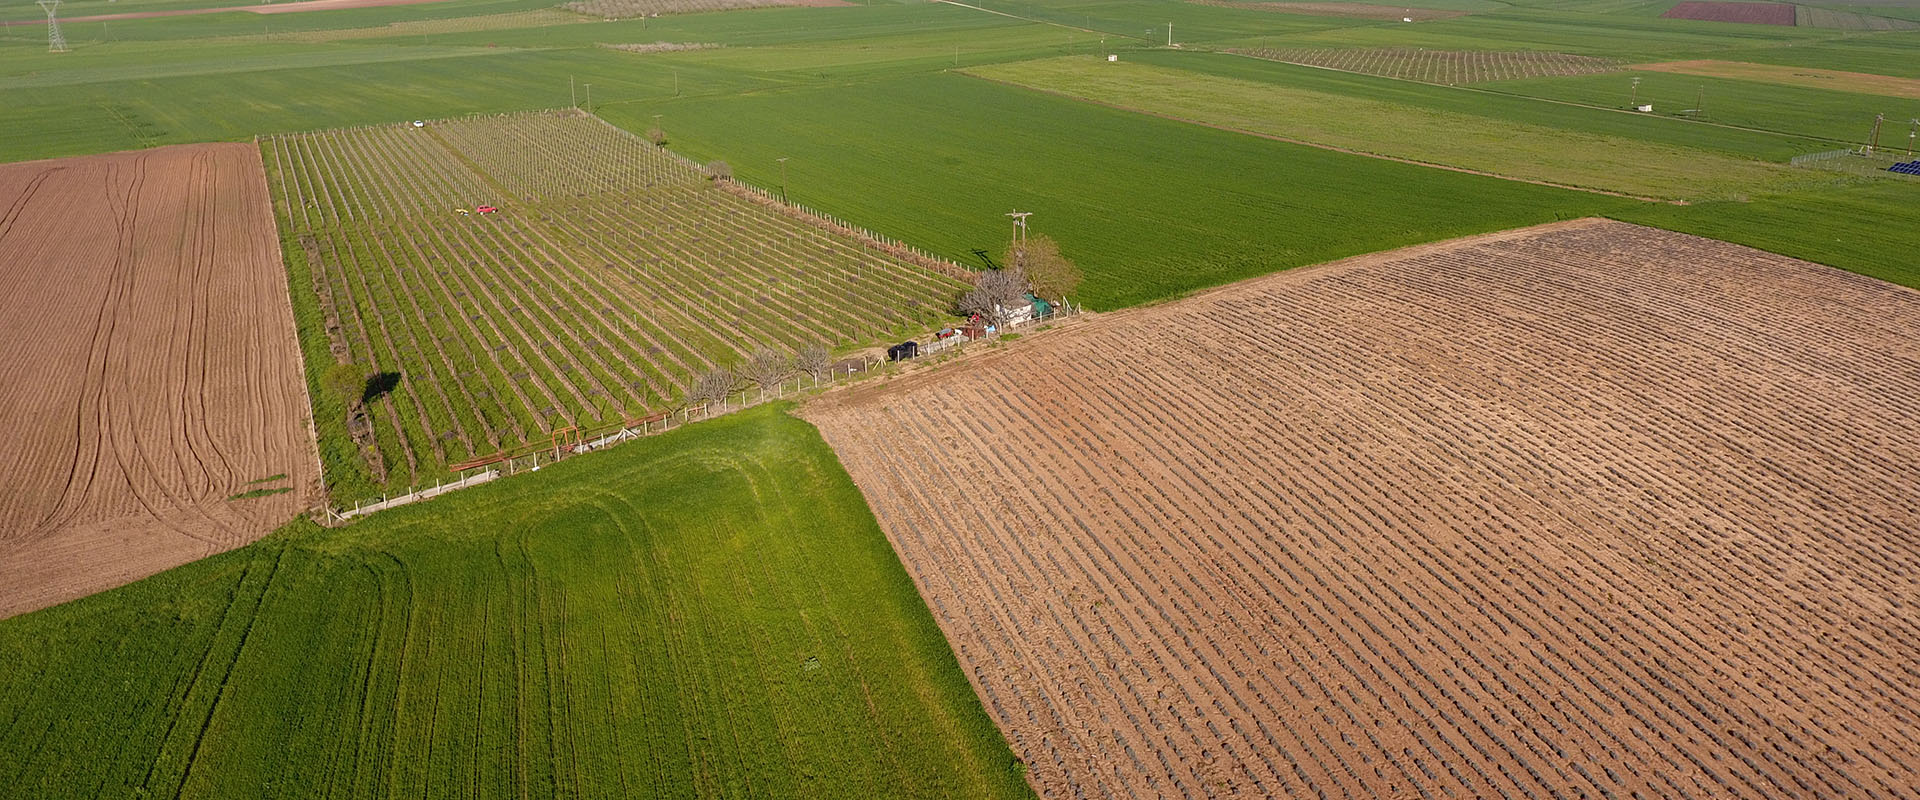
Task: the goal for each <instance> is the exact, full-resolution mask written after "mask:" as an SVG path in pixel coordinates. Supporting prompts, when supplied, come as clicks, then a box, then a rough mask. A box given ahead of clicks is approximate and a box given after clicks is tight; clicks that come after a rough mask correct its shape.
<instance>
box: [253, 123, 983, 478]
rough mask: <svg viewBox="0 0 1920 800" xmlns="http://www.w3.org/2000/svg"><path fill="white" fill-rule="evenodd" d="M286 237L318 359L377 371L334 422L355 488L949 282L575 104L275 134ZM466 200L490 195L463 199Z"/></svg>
mask: <svg viewBox="0 0 1920 800" xmlns="http://www.w3.org/2000/svg"><path fill="white" fill-rule="evenodd" d="M262 149H263V152H264V153H265V155H266V157H267V159H268V163H269V165H270V171H271V172H272V174H273V176H274V178H275V181H276V183H277V186H276V190H275V194H276V199H277V200H278V201H279V202H280V205H281V209H280V215H281V219H282V222H283V224H284V225H285V226H286V229H287V230H288V231H289V232H290V234H289V240H288V244H287V247H286V251H287V256H288V258H289V260H290V261H294V262H296V263H295V267H296V269H295V272H296V273H297V274H309V275H310V276H311V280H310V281H308V285H307V286H305V287H296V288H297V289H310V290H311V291H312V292H313V293H314V298H315V301H316V304H317V306H318V308H319V309H320V315H321V317H322V324H321V325H320V328H321V331H318V332H309V335H325V336H326V337H327V339H328V346H329V349H330V351H331V352H332V353H333V354H334V356H335V358H336V360H337V361H338V362H340V363H344V364H352V365H355V366H356V367H359V368H361V369H362V371H364V372H366V373H368V374H374V373H398V374H399V376H400V378H401V379H400V381H399V382H398V384H397V385H395V386H394V387H393V388H392V391H391V392H390V393H387V394H385V395H383V396H381V397H379V398H377V399H375V400H374V401H373V402H371V403H369V404H367V406H366V407H365V412H366V416H365V418H364V420H363V421H362V423H361V424H360V425H359V427H357V428H353V429H350V430H349V435H351V436H353V437H354V438H356V439H357V441H358V444H357V446H356V447H354V448H350V449H355V450H357V452H359V453H361V454H362V456H363V457H364V458H365V459H366V461H367V469H368V472H369V473H370V476H371V478H372V480H373V483H374V484H375V485H376V486H377V487H388V488H404V487H406V486H409V485H414V484H417V483H423V482H429V481H434V480H437V479H440V478H443V477H445V476H446V475H447V467H448V465H450V464H456V463H459V462H462V461H466V460H469V459H473V458H476V457H480V456H486V455H488V454H491V453H496V452H499V451H502V450H511V449H513V448H516V447H520V446H523V445H527V444H529V443H536V442H541V441H546V440H550V437H551V434H552V433H553V431H555V430H556V429H559V428H563V427H586V428H591V427H595V426H604V425H611V424H614V423H617V422H619V421H621V420H623V419H628V418H633V417H636V416H642V415H645V414H647V413H650V412H652V411H655V410H660V409H664V408H667V407H671V406H672V405H674V404H676V403H678V402H680V401H681V400H682V399H683V398H684V395H685V393H686V391H687V388H688V387H689V386H690V385H691V383H692V381H693V380H694V378H695V377H697V376H698V375H699V374H701V373H702V372H704V371H706V370H708V369H711V368H713V367H715V366H724V365H728V364H730V363H732V362H735V361H739V360H742V359H744V358H745V357H746V356H747V355H748V354H750V353H752V352H754V351H756V350H759V349H767V348H771V349H775V350H781V351H796V350H799V349H800V348H803V347H805V346H808V345H811V344H815V343H819V344H826V345H828V346H831V347H852V346H858V345H863V344H871V343H874V342H877V341H880V340H882V339H886V338H891V337H893V336H896V335H899V334H900V333H901V332H904V331H910V330H922V329H924V328H925V327H927V326H929V325H931V324H934V323H935V322H937V321H938V320H939V319H941V318H942V317H944V316H945V315H946V314H947V313H948V309H949V308H950V307H951V304H952V301H953V298H954V297H955V296H956V295H957V294H958V292H959V290H960V288H961V284H959V283H957V282H955V281H953V280H951V279H948V278H944V277H941V276H938V275H934V274H932V273H929V272H927V271H925V270H922V269H919V268H917V267H914V266H912V265H909V264H906V263H904V262H901V261H899V260H898V259H895V258H893V257H890V256H888V255H887V254H885V253H882V252H878V251H875V250H871V249H869V248H867V247H866V246H865V245H863V244H862V242H861V241H859V240H856V239H851V238H847V237H842V236H837V235H834V234H832V233H830V232H827V231H823V230H820V229H819V228H816V227H813V226H809V225H807V224H805V223H803V222H801V221H798V220H795V219H792V218H790V217H787V216H785V215H781V214H778V213H775V212H773V211H771V210H769V209H766V208H763V207H761V206H758V205H756V204H754V203H751V202H749V201H746V200H743V199H741V198H738V197H735V196H733V195H731V194H729V193H726V192H723V191H718V190H716V189H714V188H713V187H712V186H711V184H709V183H708V181H707V180H706V179H705V177H704V176H703V174H702V173H701V171H700V170H698V169H697V168H694V167H693V166H692V165H690V164H688V163H687V162H685V161H683V160H681V159H679V158H677V157H675V156H673V155H672V154H670V153H667V152H665V151H662V150H660V149H659V148H656V147H654V146H652V145H651V144H649V143H646V142H645V141H644V140H641V139H638V138H636V137H633V136H631V135H629V134H626V133H625V132H622V131H619V130H617V129H615V128H612V127H611V126H609V125H606V124H605V123H603V122H600V121H599V120H597V119H593V118H590V117H584V116H579V115H555V114H535V115H518V116H510V117H498V118H487V119H472V120H461V121H454V122H436V123H433V124H432V125H429V126H426V127H414V126H410V125H408V126H385V127H377V128H360V129H347V130H338V131H324V132H319V133H311V134H301V135H297V136H283V137H274V138H271V139H268V140H265V141H263V143H262ZM481 205H489V206H496V207H498V208H499V209H500V210H499V211H497V212H493V213H484V214H483V213H479V212H478V211H477V208H478V207H479V206H481Z"/></svg>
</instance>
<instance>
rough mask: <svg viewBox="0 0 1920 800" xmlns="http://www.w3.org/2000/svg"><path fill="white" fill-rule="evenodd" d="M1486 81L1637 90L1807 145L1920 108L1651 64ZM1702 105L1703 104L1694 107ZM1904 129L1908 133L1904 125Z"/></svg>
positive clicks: (1841, 141) (1585, 91)
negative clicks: (1673, 70) (1620, 70)
mask: <svg viewBox="0 0 1920 800" xmlns="http://www.w3.org/2000/svg"><path fill="white" fill-rule="evenodd" d="M1635 79H1638V80H1639V81H1640V84H1639V87H1638V88H1637V90H1636V88H1635V86H1634V84H1633V81H1634V80H1635ZM1482 86H1483V87H1484V88H1487V89H1490V90H1493V91H1498V92H1506V93H1511V94H1520V95H1527V96H1529V97H1541V98H1547V99H1550V100H1561V101H1567V102H1574V103H1585V104H1589V105H1595V106H1606V107H1611V108H1626V107H1627V105H1628V104H1629V103H1630V102H1632V101H1634V100H1635V99H1636V98H1637V100H1638V102H1641V103H1651V104H1653V110H1654V113H1655V114H1661V115H1668V116H1689V117H1692V116H1698V117H1699V118H1700V119H1702V120H1705V121H1708V122H1713V123H1718V124H1724V125H1738V126H1741V127H1746V128H1755V129H1760V130H1767V131H1777V132H1779V133H1783V134H1787V135H1789V136H1795V137H1804V138H1807V139H1818V140H1820V142H1819V143H1817V144H1813V145H1811V146H1810V147H1809V148H1808V152H1811V151H1813V150H1829V149H1833V148H1835V147H1839V146H1842V145H1857V144H1860V143H1862V142H1864V141H1866V138H1867V134H1868V132H1869V131H1870V130H1871V129H1872V128H1873V118H1874V115H1876V114H1885V115H1887V118H1888V119H1893V120H1900V121H1905V120H1907V119H1911V118H1913V117H1916V116H1920V100H1915V99H1911V98H1899V97H1887V96H1884V95H1872V94H1859V93H1854V92H1840V91H1832V90H1827V89H1810V88H1805V87H1799V86H1783V85H1780V84H1775V83H1762V82H1759V81H1746V80H1731V79H1727V78H1711V77H1703V76H1699V75H1680V74H1675V73H1668V72H1653V71H1648V70H1633V71H1630V72H1623V73H1615V74H1612V75H1583V76H1577V77H1564V78H1528V79H1525V80H1518V81H1495V82H1492V83H1487V84H1482ZM1696 107H1697V108H1700V109H1702V110H1701V111H1699V112H1697V113H1694V112H1689V111H1688V109H1694V108H1696ZM1901 135H1902V137H1904V136H1905V128H1904V126H1903V127H1902V129H1901Z"/></svg>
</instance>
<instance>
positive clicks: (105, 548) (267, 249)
mask: <svg viewBox="0 0 1920 800" xmlns="http://www.w3.org/2000/svg"><path fill="white" fill-rule="evenodd" d="M307 408H308V406H307V398H306V389H305V383H304V381H303V380H302V378H301V371H300V356H299V350H298V348H297V346H296V344H295V341H294V332H293V311H292V308H291V306H290V305H289V303H288V300H287V284H286V272H285V270H284V269H283V267H282V266H281V262H280V247H279V239H278V237H277V235H276V234H275V232H274V226H273V212H272V207H271V206H270V205H269V200H268V194H267V183H266V175H265V172H264V171H263V169H262V168H261V164H260V155H259V151H258V150H257V149H255V148H254V147H253V146H252V145H248V144H219V145H190V146H182V147H164V148H160V149H157V150H146V151H141V152H136V153H120V154H115V155H106V156H89V157H85V158H71V159H62V160H56V161H38V162H29V163H22V164H8V165H0V486H4V487H5V490H4V492H0V616H8V615H12V614H16V613H20V612H22V611H27V610H31V609H34V608H40V607H43V606H47V605H52V604H54V603H57V602H61V601H64V600H68V599H72V598H74V597H79V596H81V595H85V594H89V593H92V592H96V591H100V590H102V589H106V588H109V587H112V586H117V585H120V584H122V583H126V582H128V581H131V580H134V579H137V578H140V577H143V576H146V575H149V574H152V573H154V572H158V571H160V570H162V569H166V568H168V567H171V566H175V565H178V564H182V563H185V562H187V561H191V560H193V559H196V558H200V557H203V556H206V555H209V554H211V553H214V552H218V551H221V550H226V549H229V548H233V547H237V546H239V545H242V544H245V543H247V542H250V541H253V540H254V539H257V538H259V537H260V536H261V535H263V534H265V533H267V532H268V531H270V530H272V529H273V528H274V527H276V526H278V525H280V524H281V523H284V522H286V521H287V520H288V519H289V518H291V517H292V516H293V515H294V514H296V513H297V512H298V511H299V510H300V509H301V508H303V507H305V506H306V505H307V504H308V503H309V500H310V498H311V497H312V496H313V493H314V492H315V491H317V489H316V486H317V483H318V478H319V464H318V462H317V460H316V458H315V455H314V451H313V439H312V435H311V433H310V432H309V431H310V428H309V426H308V424H307V421H306V420H307V414H308V411H307ZM275 476H283V477H277V478H276V477H275ZM268 478H274V479H273V480H264V479H268ZM254 489H260V490H274V489H288V490H291V491H281V492H280V493H278V494H273V495H270V496H265V497H254V498H244V499H231V500H230V499H229V498H230V497H232V496H234V495H237V494H241V493H243V492H247V491H249V490H254Z"/></svg>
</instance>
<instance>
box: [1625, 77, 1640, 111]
mask: <svg viewBox="0 0 1920 800" xmlns="http://www.w3.org/2000/svg"><path fill="white" fill-rule="evenodd" d="M1627 106H1628V107H1629V108H1639V107H1640V79H1639V78H1634V79H1633V99H1632V100H1628V101H1627Z"/></svg>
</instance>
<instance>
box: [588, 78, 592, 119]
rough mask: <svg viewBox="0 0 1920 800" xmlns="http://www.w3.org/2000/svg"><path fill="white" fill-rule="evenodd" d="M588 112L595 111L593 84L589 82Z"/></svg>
mask: <svg viewBox="0 0 1920 800" xmlns="http://www.w3.org/2000/svg"><path fill="white" fill-rule="evenodd" d="M587 113H589V114H591V113H593V84H591V83H589V84H587Z"/></svg>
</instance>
